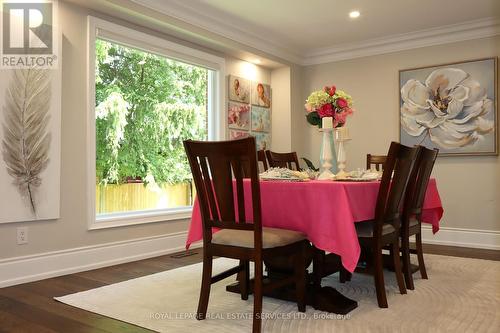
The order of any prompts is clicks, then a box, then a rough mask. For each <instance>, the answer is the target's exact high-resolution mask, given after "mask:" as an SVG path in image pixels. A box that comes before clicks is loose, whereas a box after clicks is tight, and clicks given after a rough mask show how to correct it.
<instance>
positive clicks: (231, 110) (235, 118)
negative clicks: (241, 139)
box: [227, 102, 250, 130]
mask: <svg viewBox="0 0 500 333" xmlns="http://www.w3.org/2000/svg"><path fill="white" fill-rule="evenodd" d="M227 123H228V126H229V128H234V129H241V130H249V129H250V105H248V104H240V103H234V102H229V104H228V110H227Z"/></svg>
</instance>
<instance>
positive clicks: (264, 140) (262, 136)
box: [252, 132, 271, 150]
mask: <svg viewBox="0 0 500 333" xmlns="http://www.w3.org/2000/svg"><path fill="white" fill-rule="evenodd" d="M252 136H254V137H255V141H256V143H257V150H262V149H264V150H267V149H270V148H271V135H270V134H268V133H261V132H252Z"/></svg>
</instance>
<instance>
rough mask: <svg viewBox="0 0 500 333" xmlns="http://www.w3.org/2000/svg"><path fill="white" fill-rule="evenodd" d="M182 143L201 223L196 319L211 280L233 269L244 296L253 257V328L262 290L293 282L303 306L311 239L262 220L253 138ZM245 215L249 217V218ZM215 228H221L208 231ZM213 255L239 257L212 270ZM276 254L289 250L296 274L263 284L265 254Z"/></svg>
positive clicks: (258, 315) (204, 308)
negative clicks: (247, 174) (247, 208)
mask: <svg viewBox="0 0 500 333" xmlns="http://www.w3.org/2000/svg"><path fill="white" fill-rule="evenodd" d="M184 147H185V150H186V153H187V157H188V160H189V165H190V167H191V171H192V173H193V178H194V183H195V186H196V190H197V195H198V197H197V198H198V200H199V206H200V211H201V218H202V227H203V274H202V282H201V291H200V298H199V303H198V312H197V319H198V320H202V319H205V317H206V313H207V307H208V300H209V296H210V287H211V285H212V284H213V283H216V282H218V281H221V280H223V279H225V278H227V277H229V276H231V275H233V274H236V273H239V272H243V274H242V275H243V279H241V281H240V291H241V298H242V299H244V300H246V299H248V294H249V292H250V291H251V286H250V278H249V261H253V262H254V263H255V278H254V279H255V282H254V284H253V294H254V309H253V332H260V331H261V317H262V316H261V312H262V295H263V292H267V290H268V289H274V288H278V287H283V286H286V285H288V284H293V283H295V288H296V297H297V305H298V309H299V311H301V312H304V311H305V307H306V305H305V287H306V267H305V266H306V253H307V246H308V245H309V243H308V241H307V240H306V237H305V235H304V234H302V233H300V232H297V231H291V230H285V229H276V228H266V227H263V226H262V215H261V198H260V184H259V176H258V171H257V158H256V156H257V152H256V148H255V138H253V137H249V138H245V139H240V140H233V141H220V142H206V141H205V142H204V141H191V140H187V141H184ZM245 164H246V165H247V166H248V167H247V169H248V170H249V172H250V180H249V182H250V184H249V185H250V187H251V191H250V193H251V194H250V195H251V197H250V198H247V201H248V200H250V201H251V203H252V212H251V214H247V212H246V211H245V197H244V193H245V191H244V185H243V178H244V177H243V169H244V168H245V166H244V165H245ZM233 175H234V178H233ZM228 184H234V187H233V186H228ZM234 192H236V193H234ZM235 208H236V209H235ZM248 215H251V216H253V218H252V219H251V220H250V219H249V218H248ZM213 228H217V229H220V230H219V231H217V232H215V233H214V234H212V231H213ZM214 256H217V257H228V258H234V259H239V260H240V263H239V265H238V266H235V267H233V268H231V269H229V270H226V271H224V272H222V273H219V274H217V275H215V276H212V260H213V257H214ZM274 256H292V257H293V259H294V263H295V267H294V274H293V275H291V276H289V277H287V278H284V279H282V280H278V281H276V282H274V283H273V284H267V283H266V284H265V285H264V284H263V260H264V258H268V257H274Z"/></svg>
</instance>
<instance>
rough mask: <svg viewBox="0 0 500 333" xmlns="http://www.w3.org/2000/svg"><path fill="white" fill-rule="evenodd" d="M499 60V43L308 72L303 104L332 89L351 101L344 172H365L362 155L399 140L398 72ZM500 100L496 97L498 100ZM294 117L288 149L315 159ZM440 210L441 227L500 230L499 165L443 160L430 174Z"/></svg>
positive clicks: (307, 132)
mask: <svg viewBox="0 0 500 333" xmlns="http://www.w3.org/2000/svg"><path fill="white" fill-rule="evenodd" d="M491 56H500V37H495V38H488V39H480V40H472V41H467V42H460V43H454V44H447V45H442V46H433V47H427V48H420V49H415V50H409V51H404V52H398V53H392V54H385V55H379V56H372V57H366V58H360V59H353V60H349V61H341V62H336V63H330V64H323V65H317V66H309V67H306V68H305V69H304V75H303V77H302V79H303V90H302V97H303V100H305V98H306V97H307V95H308V94H309V93H310V92H311V91H312V90H316V89H321V87H323V86H325V85H330V84H335V85H336V86H337V87H338V88H340V89H343V90H345V91H347V92H348V93H350V94H351V95H352V96H353V99H354V102H355V109H356V113H355V114H354V116H353V117H351V118H350V119H349V120H348V126H349V129H350V133H351V136H352V139H353V140H352V141H350V142H349V143H347V145H346V149H347V154H348V169H355V168H358V167H365V160H366V154H367V153H379V154H385V153H386V151H387V148H388V144H389V142H390V141H391V140H395V141H397V140H398V139H399V134H398V133H399V132H398V126H399V111H398V109H399V103H398V100H399V93H398V89H399V88H398V80H399V78H398V70H400V69H406V68H414V67H420V66H429V65H436V64H441V63H449V62H456V61H461V60H470V59H477V58H483V57H491ZM499 95H500V94H499V93H498V92H497V98H498V96H499ZM294 112H297V113H300V114H301V115H300V116H299V115H298V114H297V115H295V116H294V123H293V124H292V127H293V131H294V133H293V136H294V138H299V139H298V140H294V146H293V148H294V149H295V150H297V151H298V152H299V155H300V156H308V157H311V158H312V160H314V161H316V162H317V160H318V158H319V147H320V135H319V133H318V131H317V130H316V129H315V128H313V127H311V126H309V125H307V123H306V121H305V119H304V117H303V116H304V111H303V106H302V107H301V108H298V109H297V110H296V111H294ZM434 177H436V179H437V181H438V186H439V191H440V194H441V198H442V201H443V206H444V209H445V215H444V219H443V226H447V227H456V228H466V229H480V230H481V229H484V230H500V159H499V157H498V156H489V157H442V158H438V160H437V163H436V167H435V169H434Z"/></svg>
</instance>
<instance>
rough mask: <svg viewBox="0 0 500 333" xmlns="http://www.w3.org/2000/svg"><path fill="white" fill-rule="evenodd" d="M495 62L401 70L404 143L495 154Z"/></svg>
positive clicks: (448, 151)
mask: <svg viewBox="0 0 500 333" xmlns="http://www.w3.org/2000/svg"><path fill="white" fill-rule="evenodd" d="M495 73H496V58H490V59H483V60H478V61H471V62H464V63H460V64H452V65H446V66H435V67H427V68H419V69H413V70H405V71H400V84H401V90H400V93H401V99H400V113H401V119H400V120H401V129H400V133H401V138H400V139H401V143H403V144H405V145H410V146H411V145H415V144H422V145H425V146H427V147H432V148H439V149H440V152H441V154H444V155H446V154H448V155H454V154H460V155H476V154H481V155H494V154H497V146H496V141H497V140H496V129H497V127H496V121H497V120H496V109H495V105H496V103H495V93H496V87H495V83H496V80H495Z"/></svg>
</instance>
